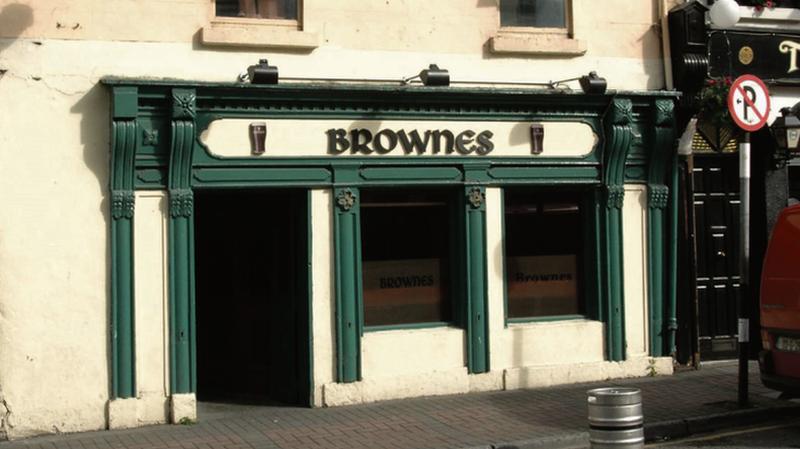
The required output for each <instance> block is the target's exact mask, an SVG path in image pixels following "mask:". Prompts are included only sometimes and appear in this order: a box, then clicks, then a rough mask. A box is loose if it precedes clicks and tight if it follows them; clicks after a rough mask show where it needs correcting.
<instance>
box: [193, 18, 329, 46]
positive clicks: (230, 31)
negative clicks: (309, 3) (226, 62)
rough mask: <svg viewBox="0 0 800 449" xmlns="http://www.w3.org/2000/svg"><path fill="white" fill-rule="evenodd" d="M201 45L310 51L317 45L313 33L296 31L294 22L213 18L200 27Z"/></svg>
mask: <svg viewBox="0 0 800 449" xmlns="http://www.w3.org/2000/svg"><path fill="white" fill-rule="evenodd" d="M201 42H202V43H203V44H204V45H228V46H235V47H258V48H287V49H295V50H311V49H314V48H317V47H318V46H319V36H318V35H317V33H312V32H309V31H303V30H300V29H298V25H297V21H294V20H264V19H243V18H242V19H240V18H224V19H215V20H213V21H211V22H210V23H209V24H208V25H206V26H204V27H203V30H202V33H201Z"/></svg>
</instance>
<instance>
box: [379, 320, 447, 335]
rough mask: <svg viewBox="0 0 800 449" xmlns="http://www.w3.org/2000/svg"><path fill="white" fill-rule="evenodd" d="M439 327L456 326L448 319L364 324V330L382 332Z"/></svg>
mask: <svg viewBox="0 0 800 449" xmlns="http://www.w3.org/2000/svg"><path fill="white" fill-rule="evenodd" d="M439 327H454V326H453V323H451V322H448V321H431V322H427V323H408V324H387V325H384V326H364V332H365V333H366V332H381V331H395V330H410V329H434V328H439Z"/></svg>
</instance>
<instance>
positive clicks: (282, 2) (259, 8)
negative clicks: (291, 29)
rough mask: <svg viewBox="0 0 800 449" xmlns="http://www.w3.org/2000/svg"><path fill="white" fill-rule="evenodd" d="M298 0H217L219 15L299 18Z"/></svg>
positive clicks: (216, 7) (217, 13)
mask: <svg viewBox="0 0 800 449" xmlns="http://www.w3.org/2000/svg"><path fill="white" fill-rule="evenodd" d="M297 3H298V0H216V6H215V9H216V15H217V17H250V18H256V19H286V20H297V9H298V8H297Z"/></svg>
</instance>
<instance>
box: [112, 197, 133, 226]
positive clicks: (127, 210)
mask: <svg viewBox="0 0 800 449" xmlns="http://www.w3.org/2000/svg"><path fill="white" fill-rule="evenodd" d="M135 202H136V196H135V195H134V193H133V191H132V190H112V191H111V218H113V219H115V220H119V219H121V218H133V209H134V204H135Z"/></svg>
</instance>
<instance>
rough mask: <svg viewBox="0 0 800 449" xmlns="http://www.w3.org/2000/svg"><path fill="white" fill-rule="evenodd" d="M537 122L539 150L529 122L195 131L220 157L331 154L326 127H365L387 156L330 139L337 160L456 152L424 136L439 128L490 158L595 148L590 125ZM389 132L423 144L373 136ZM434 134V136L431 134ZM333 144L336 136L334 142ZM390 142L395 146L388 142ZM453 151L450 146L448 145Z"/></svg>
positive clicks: (241, 123)
mask: <svg viewBox="0 0 800 449" xmlns="http://www.w3.org/2000/svg"><path fill="white" fill-rule="evenodd" d="M251 123H263V124H264V125H265V126H266V128H267V134H266V137H265V138H264V147H265V151H264V153H262V154H261V155H259V156H253V155H252V153H251V142H250V133H249V126H250V124H251ZM539 124H540V125H541V126H542V131H543V137H542V152H541V153H540V154H536V155H532V154H531V137H530V136H531V123H530V122H523V121H517V122H508V121H492V122H482V123H475V122H463V123H454V122H452V121H449V122H448V121H442V120H318V121H311V120H302V119H300V120H291V119H259V118H255V117H254V118H249V119H220V120H215V121H213V122H211V124H210V125H209V127H208V129H206V130H205V131H204V132H203V133H202V134H201V135H200V141H201V142H202V143H203V144H204V145H205V146H206V148H207V150H208V152H209V153H211V154H213V155H214V156H220V157H302V156H317V157H325V156H331V154H330V153H329V152H328V151H329V148H328V146H329V140H328V139H329V136H328V135H327V132H328V131H329V130H332V129H333V130H345V132H346V133H348V132H351V131H352V130H355V129H358V130H368V131H369V132H370V133H371V134H372V136H374V137H373V138H372V140H371V141H370V142H369V144H368V146H369V148H370V151H374V150H375V149H377V147H376V140H380V142H379V143H377V145H379V146H381V148H383V151H387V150H388V154H378V153H377V152H372V153H369V154H364V153H361V152H359V153H353V152H352V151H347V148H345V147H344V146H343V145H342V144H340V143H338V144H337V143H335V148H334V149H335V150H336V151H337V152H338V154H336V155H335V157H337V158H343V157H349V156H356V157H364V156H369V157H373V158H383V159H386V158H410V157H412V158H421V157H437V156H438V157H442V156H451V157H452V155H453V154H455V155H458V151H457V149H456V150H455V151H452V152H451V153H448V152H447V151H445V147H446V144H445V143H444V139H437V138H436V137H431V136H430V135H428V133H429V132H436V131H440V130H448V131H451V132H452V134H453V135H454V136H458V135H459V134H460V133H462V132H465V131H472V133H473V135H472V136H468V135H467V136H465V138H464V140H463V142H464V145H465V146H466V147H467V148H469V149H470V150H469V151H471V156H476V153H475V151H476V150H474V149H472V147H478V146H482V147H483V148H484V149H488V150H489V151H490V152H488V153H487V154H486V156H491V157H531V158H545V157H571V158H578V157H585V156H587V155H589V154H591V153H592V151H594V149H595V147H596V145H597V143H598V141H599V138H598V136H597V134H595V133H594V131H593V130H592V127H591V126H589V125H588V124H586V123H581V122H566V121H540V122H539ZM384 130H390V131H392V132H394V133H399V132H400V131H404V132H406V133H412V132H414V131H416V132H418V133H419V136H420V137H421V139H422V140H423V141H424V142H425V144H424V148H423V149H422V151H423V153H422V154H419V153H417V152H416V151H414V150H410V151H409V153H410V154H405V152H404V151H403V148H402V144H401V143H400V139H399V138H398V137H397V135H396V134H394V136H395V137H394V142H392V140H391V139H392V137H382V138H379V137H377V135H378V133H380V132H382V131H384ZM479 133H480V134H484V138H486V139H487V140H488V141H489V142H491V148H490V147H489V146H485V144H483V143H482V142H479V141H478V137H476V135H477V134H479ZM434 136H435V135H434ZM343 137H344V140H346V142H347V144H346V145H347V146H348V147H352V142H353V137H352V136H351V135H350V134H345V135H344V136H343ZM334 142H335V140H334ZM392 143H394V145H392ZM438 144H441V148H440V151H439V153H434V152H433V151H434V148H435V145H438ZM451 150H452V149H451Z"/></svg>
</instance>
